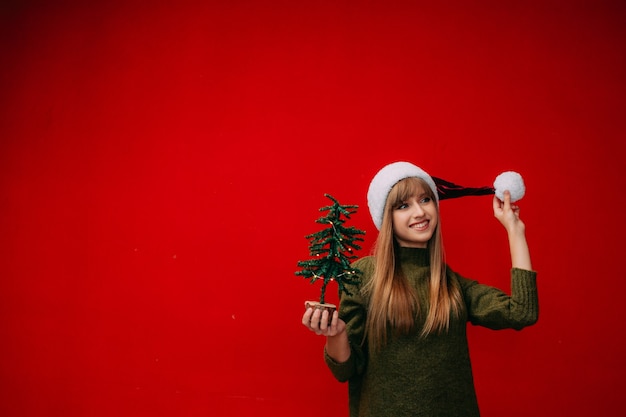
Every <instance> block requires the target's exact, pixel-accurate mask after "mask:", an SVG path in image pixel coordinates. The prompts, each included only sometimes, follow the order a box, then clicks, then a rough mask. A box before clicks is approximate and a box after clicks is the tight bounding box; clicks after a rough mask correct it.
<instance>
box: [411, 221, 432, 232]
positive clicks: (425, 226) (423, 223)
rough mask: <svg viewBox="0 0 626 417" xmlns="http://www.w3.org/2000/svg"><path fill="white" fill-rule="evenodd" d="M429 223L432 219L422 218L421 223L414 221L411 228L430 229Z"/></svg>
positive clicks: (418, 229)
mask: <svg viewBox="0 0 626 417" xmlns="http://www.w3.org/2000/svg"><path fill="white" fill-rule="evenodd" d="M429 223H430V221H428V220H422V221H421V222H419V223H412V224H410V225H409V228H411V229H413V230H417V231H422V230H426V229H428V225H429Z"/></svg>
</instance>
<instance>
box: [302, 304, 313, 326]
mask: <svg viewBox="0 0 626 417" xmlns="http://www.w3.org/2000/svg"><path fill="white" fill-rule="evenodd" d="M312 315H313V309H312V308H311V307H309V308H307V309H306V311H305V312H304V315H303V316H302V324H304V325H305V326H306V327H309V326H310V325H311V316H312Z"/></svg>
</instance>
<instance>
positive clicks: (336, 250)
mask: <svg viewBox="0 0 626 417" xmlns="http://www.w3.org/2000/svg"><path fill="white" fill-rule="evenodd" d="M324 196H325V197H327V198H329V199H330V200H331V201H332V202H333V204H332V205H330V206H324V207H322V208H320V209H319V211H321V212H328V213H326V215H325V216H322V217H320V218H319V219H317V220H316V221H315V222H316V223H320V224H326V225H328V227H326V228H325V229H322V230H320V231H319V232H315V233H311V234H309V235H307V236H305V238H306V239H309V240H310V244H309V252H310V255H311V256H314V257H315V258H314V259H310V260H306V261H299V262H298V266H299V267H301V268H302V270H301V271H297V272H296V275H300V276H302V277H304V278H307V279H310V280H311V284H313V283H314V282H315V281H317V280H320V279H321V280H323V283H322V289H321V295H320V301H319V303H318V302H315V301H307V302H305V306H306V308H308V307H313V308H323V309H327V310H328V311H329V318H330V317H332V313H333V311H334V310H335V309H336V308H337V306H335V305H334V304H326V303H325V302H324V298H325V295H326V286H327V285H328V283H329V282H331V281H335V282H336V283H337V285H338V291H339V295H341V293H345V294H347V295H351V293H350V292H349V291H348V290H347V288H346V284H354V283H356V282H358V279H359V276H358V274H359V273H360V271H359V270H358V269H355V268H352V267H351V265H350V264H351V260H353V259H355V258H356V257H357V256H356V255H355V254H354V253H353V250H359V249H361V247H360V246H359V245H358V244H357V242H359V241H363V238H361V237H359V236H360V235H363V234H365V232H364V231H363V230H359V229H356V228H354V227H353V226H350V227H346V226H344V223H345V222H346V220H347V219H350V215H352V214H354V213H356V211H357V209H358V206H355V205H348V206H343V205H341V204H339V202H338V201H337V200H336V199H335V198H334V197H332V196H331V195H329V194H324Z"/></svg>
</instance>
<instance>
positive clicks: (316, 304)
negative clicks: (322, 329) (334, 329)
mask: <svg viewBox="0 0 626 417" xmlns="http://www.w3.org/2000/svg"><path fill="white" fill-rule="evenodd" d="M304 308H305V309H308V308H312V309H314V310H322V313H323V312H324V310H326V311H328V325H330V322H331V320H332V319H333V313H334V312H335V310H337V306H336V305H335V304H329V303H325V304H322V303H320V302H318V301H305V302H304Z"/></svg>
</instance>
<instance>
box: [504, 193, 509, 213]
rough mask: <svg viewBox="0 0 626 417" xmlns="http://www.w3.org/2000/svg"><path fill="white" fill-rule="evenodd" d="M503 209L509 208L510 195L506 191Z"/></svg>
mask: <svg viewBox="0 0 626 417" xmlns="http://www.w3.org/2000/svg"><path fill="white" fill-rule="evenodd" d="M504 208H505V209H509V208H511V193H510V192H509V190H506V191H505V192H504Z"/></svg>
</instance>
